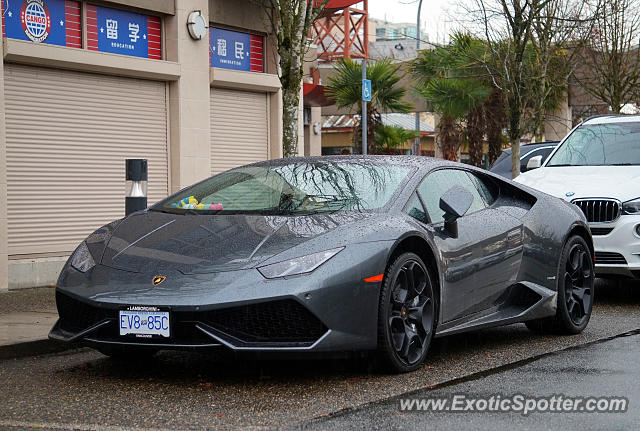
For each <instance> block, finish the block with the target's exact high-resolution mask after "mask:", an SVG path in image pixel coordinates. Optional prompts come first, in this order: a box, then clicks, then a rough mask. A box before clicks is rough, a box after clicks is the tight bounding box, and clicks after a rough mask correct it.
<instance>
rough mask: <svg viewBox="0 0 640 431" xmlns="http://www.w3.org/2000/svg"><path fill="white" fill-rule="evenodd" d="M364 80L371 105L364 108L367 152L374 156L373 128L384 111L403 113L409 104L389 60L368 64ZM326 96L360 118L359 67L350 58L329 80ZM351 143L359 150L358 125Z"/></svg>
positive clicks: (340, 63) (395, 69)
mask: <svg viewBox="0 0 640 431" xmlns="http://www.w3.org/2000/svg"><path fill="white" fill-rule="evenodd" d="M367 79H370V80H371V93H372V94H371V102H369V104H368V106H367V143H368V145H367V151H368V152H369V153H372V154H375V151H376V148H375V140H374V139H373V138H374V137H375V132H376V129H377V128H378V127H379V125H380V114H381V113H383V112H400V113H406V112H409V111H411V109H412V106H411V104H410V103H408V102H406V101H405V100H403V98H404V96H405V94H406V90H405V89H404V88H402V87H400V86H398V82H399V81H400V79H401V76H400V75H399V73H398V67H397V66H394V65H393V64H392V63H391V60H386V59H385V60H379V61H376V62H375V63H368V64H367ZM327 82H328V85H327V86H326V88H325V90H326V94H327V97H328V98H329V99H331V100H333V101H335V102H336V105H337V107H338V108H348V109H350V110H351V112H354V113H357V114H359V115H360V116H361V115H362V104H361V100H362V66H361V65H360V64H358V63H355V62H354V61H353V60H351V59H349V58H345V59H344V60H342V61H340V62H339V63H338V64H337V65H336V68H335V73H334V74H333V76H331V77H330V78H329V79H328V81H327ZM353 132H354V133H353V136H354V143H355V145H356V148H357V149H358V150H359V151H362V134H361V129H360V127H359V125H358V124H356V125H354V130H353Z"/></svg>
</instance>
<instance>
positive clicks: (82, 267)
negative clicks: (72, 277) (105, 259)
mask: <svg viewBox="0 0 640 431" xmlns="http://www.w3.org/2000/svg"><path fill="white" fill-rule="evenodd" d="M71 266H72V267H74V268H75V269H77V270H78V271H80V272H87V271H89V270H90V269H91V268H93V267H94V266H96V262H95V261H94V260H93V256H91V252H90V251H89V248H88V247H87V243H86V242H84V241H82V244H80V245H79V246H78V248H76V251H74V252H73V256H71Z"/></svg>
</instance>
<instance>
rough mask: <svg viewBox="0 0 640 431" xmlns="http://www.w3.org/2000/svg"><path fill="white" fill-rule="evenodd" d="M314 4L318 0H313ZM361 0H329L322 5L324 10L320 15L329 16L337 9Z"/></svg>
mask: <svg viewBox="0 0 640 431" xmlns="http://www.w3.org/2000/svg"><path fill="white" fill-rule="evenodd" d="M314 1H315V4H318V3H320V0H314ZM361 2H362V0H329V1H328V2H327V4H326V5H325V7H324V11H322V13H321V14H320V16H325V17H326V16H331V15H333V14H334V13H336V12H337V11H339V10H342V9H344V8H347V7H349V6H353V5H355V4H358V3H361Z"/></svg>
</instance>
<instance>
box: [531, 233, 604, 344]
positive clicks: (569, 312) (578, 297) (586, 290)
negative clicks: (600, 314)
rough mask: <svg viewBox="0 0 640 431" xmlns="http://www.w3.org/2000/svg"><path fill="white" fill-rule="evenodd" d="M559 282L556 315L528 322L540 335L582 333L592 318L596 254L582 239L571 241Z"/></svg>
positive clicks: (565, 251) (575, 237) (562, 264)
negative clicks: (542, 333) (594, 259)
mask: <svg viewBox="0 0 640 431" xmlns="http://www.w3.org/2000/svg"><path fill="white" fill-rule="evenodd" d="M556 279H557V283H558V284H557V286H558V295H557V296H558V302H557V308H556V315H555V316H552V317H548V318H544V319H536V320H530V321H528V322H525V323H526V325H527V327H528V328H529V329H531V330H532V331H536V332H554V333H561V334H579V333H580V332H582V331H583V330H584V328H586V327H587V324H588V323H589V319H590V318H591V310H592V308H593V297H594V287H593V285H594V281H595V270H594V262H593V253H592V252H591V249H590V248H589V246H588V245H587V243H586V242H585V240H584V239H583V238H582V237H580V236H578V235H575V236H572V237H570V238H569V239H568V240H567V242H566V244H565V246H564V248H563V250H562V254H561V256H560V262H559V265H558V275H557V278H556Z"/></svg>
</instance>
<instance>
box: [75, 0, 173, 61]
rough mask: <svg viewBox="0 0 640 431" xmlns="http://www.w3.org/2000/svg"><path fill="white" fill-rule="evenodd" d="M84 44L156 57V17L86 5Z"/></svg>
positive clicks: (158, 29) (99, 49) (158, 42)
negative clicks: (85, 38)
mask: <svg viewBox="0 0 640 431" xmlns="http://www.w3.org/2000/svg"><path fill="white" fill-rule="evenodd" d="M87 45H88V46H87V47H88V48H89V49H91V50H94V51H102V52H110V53H113V54H122V55H130V56H134V57H143V58H154V59H160V58H162V55H161V49H160V18H157V17H153V16H148V15H143V14H139V13H135V12H128V11H123V10H118V9H112V8H107V7H102V6H93V5H88V6H87Z"/></svg>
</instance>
